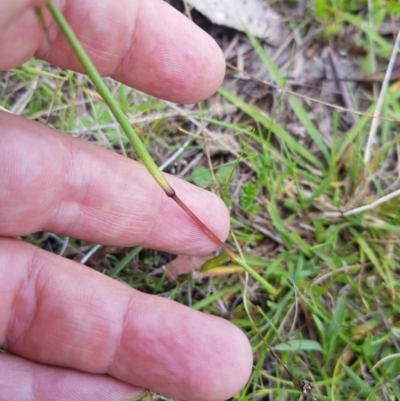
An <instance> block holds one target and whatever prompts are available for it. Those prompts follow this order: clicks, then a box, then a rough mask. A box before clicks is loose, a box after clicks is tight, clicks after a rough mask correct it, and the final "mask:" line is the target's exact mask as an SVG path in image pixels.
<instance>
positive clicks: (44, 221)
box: [0, 112, 229, 254]
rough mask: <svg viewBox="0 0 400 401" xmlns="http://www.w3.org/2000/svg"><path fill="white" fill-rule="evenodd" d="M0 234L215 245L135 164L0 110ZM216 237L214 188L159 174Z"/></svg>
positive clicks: (220, 213)
mask: <svg viewBox="0 0 400 401" xmlns="http://www.w3.org/2000/svg"><path fill="white" fill-rule="evenodd" d="M0 126H1V127H2V135H0V150H1V154H2V156H1V157H0V171H2V179H1V180H0V222H1V223H0V235H3V236H20V235H25V234H29V233H33V232H37V231H51V232H55V233H58V234H64V235H68V236H71V237H74V238H80V239H83V240H86V241H91V242H94V243H101V244H109V245H120V246H133V245H143V246H145V247H148V248H157V249H159V250H165V251H169V252H173V253H181V254H203V253H207V252H210V251H212V250H214V249H215V248H216V246H215V244H213V243H212V242H211V241H210V240H209V238H208V237H207V236H206V235H204V233H203V232H201V231H200V230H199V229H198V227H197V226H196V225H195V224H194V223H193V222H192V220H191V219H190V218H189V217H188V216H187V215H186V213H185V212H183V211H182V210H181V209H180V208H179V207H178V206H177V205H176V204H175V202H174V201H173V200H171V199H170V198H168V197H167V196H166V195H165V194H164V192H163V191H162V190H161V189H160V187H159V186H158V185H157V183H156V182H155V180H154V179H153V177H151V175H150V174H149V173H148V172H147V170H146V169H145V168H144V166H143V165H141V164H139V163H137V162H134V161H132V160H129V159H127V158H125V157H122V156H120V155H117V154H115V153H112V152H110V151H107V150H104V149H101V148H99V147H97V146H94V145H91V144H89V143H86V142H83V141H80V140H77V139H74V138H72V137H70V136H68V135H64V134H60V133H57V132H55V131H53V130H51V129H49V128H46V127H44V126H42V125H40V124H38V123H35V122H32V121H29V120H26V119H23V118H21V117H17V116H14V115H11V114H8V113H1V112H0ZM167 178H168V181H169V182H170V183H171V185H172V186H173V187H174V188H175V190H176V192H177V194H178V196H180V197H181V198H182V199H183V201H184V202H186V203H187V205H188V206H189V207H190V208H191V209H192V210H193V211H194V212H195V213H196V214H197V215H198V216H199V218H200V219H201V220H202V221H203V222H204V223H205V224H206V225H208V226H209V228H210V229H211V230H213V231H214V232H215V233H216V235H217V236H218V237H219V238H221V239H222V240H224V239H225V238H226V236H227V233H228V229H229V214H228V211H227V209H226V207H225V205H224V204H223V202H222V201H221V200H220V199H219V198H218V197H217V196H215V195H214V194H212V193H210V192H208V191H205V190H202V189H199V188H197V187H195V186H193V185H191V184H188V183H186V182H184V181H182V180H179V179H176V178H174V177H171V176H169V177H167Z"/></svg>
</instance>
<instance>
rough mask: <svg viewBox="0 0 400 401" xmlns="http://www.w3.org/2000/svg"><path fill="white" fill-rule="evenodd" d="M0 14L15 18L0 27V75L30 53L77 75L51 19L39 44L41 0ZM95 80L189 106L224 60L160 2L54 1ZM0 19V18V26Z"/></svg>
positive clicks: (219, 73) (210, 85)
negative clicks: (36, 7) (111, 81)
mask: <svg viewBox="0 0 400 401" xmlns="http://www.w3.org/2000/svg"><path fill="white" fill-rule="evenodd" d="M3 3H4V4H2V9H4V10H5V12H6V13H8V14H9V15H10V18H11V19H13V18H15V13H16V12H15V10H16V9H17V8H18V9H19V10H23V9H25V10H26V12H25V14H23V15H21V16H20V17H18V18H16V19H15V21H14V22H13V23H11V24H8V25H9V26H8V27H7V29H6V30H5V31H3V32H2V33H1V30H0V70H1V69H6V68H10V67H13V66H16V65H18V64H19V63H22V62H23V61H25V60H27V59H28V58H30V57H31V56H32V55H34V54H35V55H37V56H38V57H40V58H43V59H44V60H47V61H49V62H51V63H53V64H56V65H58V66H60V67H63V68H68V69H72V70H76V71H82V67H81V66H80V63H79V62H78V60H77V59H76V58H75V56H74V54H73V53H72V50H71V48H70V46H69V45H68V43H67V42H66V40H65V38H64V37H63V35H62V34H61V33H60V31H59V30H58V27H57V26H56V24H55V23H54V21H52V22H50V18H49V15H48V14H47V16H46V21H48V23H49V26H48V33H49V37H50V43H48V41H47V40H46V39H45V37H44V34H43V32H42V30H41V28H40V26H39V24H38V21H37V19H36V17H35V15H34V13H33V11H32V6H33V5H37V4H39V3H42V4H45V1H39V0H19V1H18V2H15V0H5V2H4V1H3ZM56 3H58V4H59V6H60V8H61V11H62V12H63V13H64V15H65V17H66V18H67V19H68V21H69V23H70V24H71V26H72V29H73V30H74V32H75V33H76V34H77V36H78V38H79V40H80V41H81V43H82V44H83V46H84V48H85V49H86V51H87V52H88V54H89V56H90V57H91V59H92V61H93V62H94V63H95V65H96V67H97V68H98V70H99V71H100V73H101V74H102V75H107V76H112V77H113V78H115V79H117V80H118V81H121V82H123V83H125V84H127V85H129V86H132V87H134V88H137V89H139V90H141V91H144V92H146V93H149V94H151V95H153V96H157V97H160V98H163V99H168V100H172V101H176V102H180V103H193V102H197V101H200V100H203V99H204V98H206V97H208V96H210V95H211V94H212V93H213V92H215V90H216V89H217V88H218V86H219V85H220V83H221V81H222V79H223V76H224V72H225V62H224V58H223V55H222V52H221V50H220V49H219V47H218V46H217V44H216V43H215V42H214V40H213V39H212V38H211V37H210V36H208V35H207V34H206V33H205V32H204V31H202V30H201V29H200V28H198V27H197V26H196V25H195V24H194V23H192V22H191V21H190V20H189V19H187V18H186V17H185V16H183V15H182V14H180V13H179V12H178V11H177V10H175V9H173V8H172V7H171V6H169V5H168V4H167V3H165V2H164V1H162V0H145V1H140V0H117V1H115V0H103V1H101V2H98V1H96V0H85V1H77V0H65V1H61V0H60V1H56ZM2 22H3V24H5V21H4V15H3V18H0V24H1V23H2ZM0 28H1V26H0Z"/></svg>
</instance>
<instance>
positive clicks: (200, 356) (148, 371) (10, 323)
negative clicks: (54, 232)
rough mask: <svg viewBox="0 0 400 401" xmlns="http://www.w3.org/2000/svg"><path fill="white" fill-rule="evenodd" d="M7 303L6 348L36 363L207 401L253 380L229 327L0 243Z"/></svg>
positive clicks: (0, 332)
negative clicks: (102, 376)
mask: <svg viewBox="0 0 400 401" xmlns="http://www.w3.org/2000/svg"><path fill="white" fill-rule="evenodd" d="M6 279H7V280H6ZM0 294H2V295H1V298H2V299H1V304H2V308H1V309H0V347H3V348H5V349H7V350H9V351H10V352H11V353H13V354H17V355H19V356H21V357H25V358H28V359H31V360H33V361H37V362H41V363H44V364H51V365H55V366H62V367H68V368H72V369H77V370H82V371H85V372H89V373H93V374H95V373H96V374H109V375H111V376H113V377H115V378H116V379H119V380H122V381H124V382H126V383H129V384H132V385H135V386H139V387H143V388H147V389H150V390H152V391H156V392H158V393H161V394H163V395H165V396H168V397H172V398H178V399H185V400H198V401H202V400H207V401H213V400H215V401H217V400H225V399H227V398H229V397H231V396H232V395H233V394H234V393H236V392H237V391H238V390H239V389H240V388H241V387H242V386H243V385H244V384H245V382H246V381H247V379H248V377H249V374H250V371H251V365H252V354H251V349H250V346H249V343H248V341H247V339H246V337H245V336H244V335H243V333H242V332H241V331H240V330H239V329H238V328H237V327H235V326H233V325H232V324H231V323H229V322H228V321H226V320H224V319H221V318H217V317H215V316H211V315H206V314H202V313H200V312H197V311H194V310H191V309H189V308H187V307H185V306H183V305H180V304H178V303H175V302H173V301H170V300H168V299H165V298H161V297H156V296H150V295H145V294H141V293H139V292H137V291H135V290H133V289H131V288H129V287H128V286H126V285H124V284H122V283H120V282H117V281H115V280H112V279H110V278H107V277H106V276H103V275H101V274H100V273H97V272H95V271H93V270H90V269H88V268H85V267H83V266H81V265H78V264H76V263H74V262H72V261H70V260H67V259H63V258H60V257H58V256H55V255H54V254H51V253H48V252H45V251H43V250H41V249H38V248H35V247H33V246H31V245H28V244H25V243H23V242H20V241H17V240H11V239H10V240H7V239H2V240H0Z"/></svg>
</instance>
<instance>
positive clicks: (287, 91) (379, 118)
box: [225, 62, 400, 123]
mask: <svg viewBox="0 0 400 401" xmlns="http://www.w3.org/2000/svg"><path fill="white" fill-rule="evenodd" d="M225 64H226V66H227V67H229V68H231V69H232V70H234V71H237V72H240V73H241V74H246V75H248V76H249V77H250V78H252V79H253V80H255V81H257V82H260V83H262V84H264V85H267V86H270V87H271V88H275V89H278V90H280V91H282V92H286V93H289V94H290V95H294V96H296V97H298V98H300V99H304V100H308V101H310V102H314V103H319V104H322V105H323V106H327V107H330V108H332V109H336V110H340V111H347V112H348V113H354V114H357V115H358V116H365V117H370V118H375V119H378V120H381V121H390V122H394V123H400V120H396V119H394V118H386V117H380V116H375V115H373V114H368V113H363V112H361V111H356V110H349V109H347V108H346V107H342V106H337V105H335V104H332V103H328V102H324V101H322V100H319V99H315V98H313V97H310V96H306V95H302V94H300V93H297V92H294V91H292V90H290V89H288V88H283V87H281V86H279V85H276V84H273V83H272V82H268V81H264V80H263V79H259V78H257V77H255V76H254V75H251V74H250V73H248V72H246V71H243V70H241V69H239V68H237V67H235V66H234V65H233V64H231V63H228V62H226V63H225Z"/></svg>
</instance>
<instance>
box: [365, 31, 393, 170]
mask: <svg viewBox="0 0 400 401" xmlns="http://www.w3.org/2000/svg"><path fill="white" fill-rule="evenodd" d="M399 45H400V31H399V32H398V34H397V38H396V42H395V43H394V47H393V51H392V55H391V56H390V61H389V65H388V68H387V70H386V74H385V78H384V80H383V83H382V88H381V92H380V93H379V98H378V102H377V104H376V109H375V113H374V116H373V120H372V124H371V129H370V131H369V135H368V141H367V145H366V147H365V152H364V163H365V164H367V163H368V162H369V160H370V159H371V148H372V144H373V142H374V140H375V135H376V131H377V130H378V126H379V123H380V120H383V118H382V117H380V114H381V110H382V106H383V101H384V99H385V94H386V91H387V87H388V85H389V81H390V77H391V75H392V71H393V66H394V63H395V61H396V57H397V52H398V49H399Z"/></svg>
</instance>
